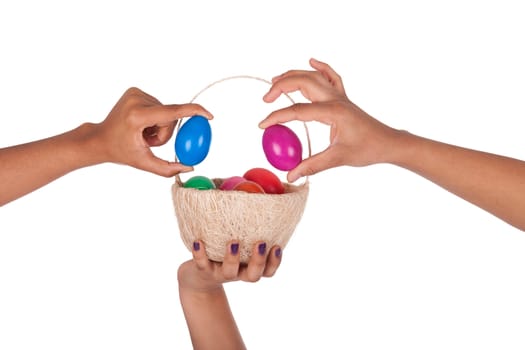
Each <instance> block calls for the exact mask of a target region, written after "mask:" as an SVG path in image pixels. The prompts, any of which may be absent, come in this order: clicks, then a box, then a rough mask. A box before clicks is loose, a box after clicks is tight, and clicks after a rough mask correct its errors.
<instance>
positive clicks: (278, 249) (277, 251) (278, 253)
mask: <svg viewBox="0 0 525 350" xmlns="http://www.w3.org/2000/svg"><path fill="white" fill-rule="evenodd" d="M282 253H283V251H282V250H281V248H277V249H275V256H276V257H278V258H280V257H281V255H282Z"/></svg>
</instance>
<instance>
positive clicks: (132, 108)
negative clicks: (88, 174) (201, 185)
mask: <svg viewBox="0 0 525 350" xmlns="http://www.w3.org/2000/svg"><path fill="white" fill-rule="evenodd" d="M194 114H202V115H205V116H207V117H208V118H211V115H210V114H209V113H208V112H207V111H206V110H204V109H203V108H202V107H200V106H198V105H194V104H187V105H162V104H161V103H160V102H159V101H158V100H157V99H155V98H154V97H152V96H150V95H147V94H145V93H144V92H142V91H141V90H139V89H137V88H131V89H129V90H127V91H126V92H125V93H124V95H123V96H122V97H121V98H120V100H119V101H118V102H117V103H116V104H115V106H114V107H113V109H112V110H111V112H110V113H109V115H108V116H107V117H106V119H105V120H104V121H103V122H102V123H99V124H93V123H85V124H83V125H81V126H79V127H78V128H76V129H74V130H71V131H68V132H65V133H63V134H61V135H56V136H53V137H50V138H47V139H43V140H38V141H34V142H30V143H26V144H22V145H16V146H12V147H7V148H3V149H0V183H1V184H2V191H0V206H2V205H4V204H7V203H9V202H11V201H13V200H15V199H17V198H19V197H21V196H24V195H25V194H28V193H30V192H32V191H34V190H36V189H38V188H40V187H42V186H44V185H46V184H48V183H50V182H52V181H54V180H56V179H58V178H59V177H61V176H63V175H65V174H67V173H69V172H71V171H74V170H76V169H80V168H83V167H87V166H91V165H95V164H100V163H105V162H112V163H119V164H126V165H130V166H133V167H135V168H138V169H142V170H146V171H150V172H153V173H156V174H159V175H163V176H173V175H175V174H177V173H179V172H182V171H189V170H191V167H185V166H182V165H181V164H178V163H174V162H168V161H165V160H162V159H159V158H157V157H155V156H154V155H153V153H152V152H151V150H150V147H152V146H159V145H162V144H164V143H166V142H167V141H168V140H169V139H170V137H171V136H172V134H173V130H174V127H175V122H176V120H177V119H179V118H182V117H187V116H191V115H194Z"/></svg>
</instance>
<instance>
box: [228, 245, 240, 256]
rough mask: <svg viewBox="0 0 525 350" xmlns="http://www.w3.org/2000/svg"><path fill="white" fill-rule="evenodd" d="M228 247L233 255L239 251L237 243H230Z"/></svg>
mask: <svg viewBox="0 0 525 350" xmlns="http://www.w3.org/2000/svg"><path fill="white" fill-rule="evenodd" d="M230 249H231V252H232V254H233V255H237V253H238V252H239V243H232V245H231V246H230Z"/></svg>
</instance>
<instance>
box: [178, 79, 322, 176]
mask: <svg viewBox="0 0 525 350" xmlns="http://www.w3.org/2000/svg"><path fill="white" fill-rule="evenodd" d="M233 79H252V80H257V81H261V82H264V83H266V84H269V85H272V82H271V81H269V80H266V79H263V78H259V77H256V76H251V75H232V76H229V77H225V78H222V79H219V80H216V81H214V82H212V83H210V84H208V85H207V86H205V87H204V88H203V89H202V90H201V91H199V92H198V93H197V94H195V96H193V98H192V99H191V100H190V102H189V103H194V102H195V100H196V99H197V98H198V97H199V96H200V95H201V94H202V93H204V92H205V91H206V90H208V89H209V88H211V87H212V86H214V85H217V84H219V83H222V82H225V81H228V80H233ZM283 94H284V95H285V96H286V98H288V100H290V102H291V103H292V104H295V101H294V100H293V99H292V97H291V96H290V95H289V94H288V93H286V92H285V93H283ZM182 119H183V118H181V119H178V120H177V122H176V126H175V127H176V131H177V133H178V132H179V129H180V128H181V125H182ZM302 123H303V126H304V130H305V133H306V140H307V142H308V157H311V156H312V145H311V142H310V132H309V130H308V126H307V125H306V122H302ZM175 161H176V162H177V161H178V159H177V154H175ZM175 180H176V181H177V184H178V185H180V186H182V185H183V183H182V180H181V179H180V175H179V174H176V175H175ZM306 183H308V176H306V178H305V184H306Z"/></svg>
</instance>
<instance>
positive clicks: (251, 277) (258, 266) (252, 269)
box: [240, 242, 268, 282]
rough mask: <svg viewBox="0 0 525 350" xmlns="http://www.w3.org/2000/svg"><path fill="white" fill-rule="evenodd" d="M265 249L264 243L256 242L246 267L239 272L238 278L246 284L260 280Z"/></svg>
mask: <svg viewBox="0 0 525 350" xmlns="http://www.w3.org/2000/svg"><path fill="white" fill-rule="evenodd" d="M267 250H268V249H267V247H266V243H265V242H257V243H256V244H255V245H254V246H253V249H252V255H251V257H250V261H249V262H248V266H246V268H245V269H244V270H242V272H241V276H240V278H241V279H242V280H243V281H247V282H257V281H258V280H260V279H261V276H262V274H263V272H264V267H265V265H266V255H267V254H268V252H267Z"/></svg>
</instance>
